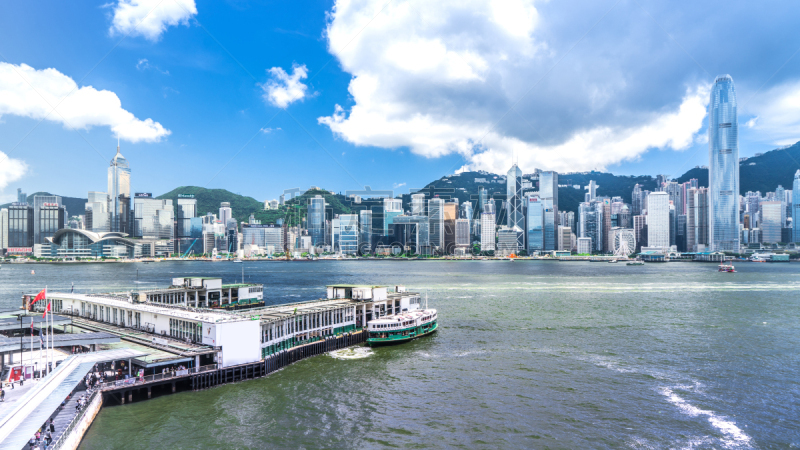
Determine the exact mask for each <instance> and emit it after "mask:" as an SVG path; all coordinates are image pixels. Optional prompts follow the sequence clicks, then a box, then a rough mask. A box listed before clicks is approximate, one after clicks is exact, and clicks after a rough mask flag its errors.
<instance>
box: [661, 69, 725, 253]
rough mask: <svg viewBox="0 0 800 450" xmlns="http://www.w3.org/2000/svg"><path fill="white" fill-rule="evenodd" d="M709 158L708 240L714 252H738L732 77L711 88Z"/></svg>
mask: <svg viewBox="0 0 800 450" xmlns="http://www.w3.org/2000/svg"><path fill="white" fill-rule="evenodd" d="M708 155H709V164H708V185H709V197H710V198H709V200H710V202H711V205H710V208H711V213H710V214H709V233H708V234H709V241H710V243H711V246H712V250H714V251H725V250H728V251H738V250H739V122H738V119H737V116H736V89H735V88H734V86H733V79H732V78H731V77H730V75H721V76H718V77H717V79H716V80H714V87H713V88H712V89H711V103H710V105H709V114H708ZM648 226H649V224H648ZM650 245H652V244H650Z"/></svg>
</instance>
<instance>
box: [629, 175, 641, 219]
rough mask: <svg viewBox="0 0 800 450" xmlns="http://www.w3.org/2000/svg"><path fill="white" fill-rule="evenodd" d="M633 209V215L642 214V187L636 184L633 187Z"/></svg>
mask: <svg viewBox="0 0 800 450" xmlns="http://www.w3.org/2000/svg"><path fill="white" fill-rule="evenodd" d="M631 208H633V211H632V214H633V215H634V216H638V215H640V214H641V213H642V209H643V206H642V185H640V184H639V183H636V184H634V185H633V194H632V195H631Z"/></svg>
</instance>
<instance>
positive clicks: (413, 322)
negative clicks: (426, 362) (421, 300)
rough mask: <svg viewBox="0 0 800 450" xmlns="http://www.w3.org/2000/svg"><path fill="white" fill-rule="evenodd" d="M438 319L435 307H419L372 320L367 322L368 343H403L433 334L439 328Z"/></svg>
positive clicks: (373, 344)
mask: <svg viewBox="0 0 800 450" xmlns="http://www.w3.org/2000/svg"><path fill="white" fill-rule="evenodd" d="M437 319H438V316H437V314H436V310H435V309H419V310H415V311H410V312H404V313H400V314H394V315H391V316H386V317H381V318H380V319H375V320H371V321H370V322H369V323H368V324H367V331H369V337H368V338H367V344H368V345H369V346H370V347H376V346H379V345H392V344H401V343H403V342H408V341H410V340H413V339H416V338H418V337H422V336H425V335H428V334H431V333H433V332H435V331H436V328H438V322H437Z"/></svg>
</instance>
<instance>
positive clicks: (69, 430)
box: [48, 389, 100, 450]
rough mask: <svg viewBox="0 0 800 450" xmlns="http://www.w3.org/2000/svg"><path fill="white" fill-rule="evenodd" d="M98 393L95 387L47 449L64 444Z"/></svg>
mask: <svg viewBox="0 0 800 450" xmlns="http://www.w3.org/2000/svg"><path fill="white" fill-rule="evenodd" d="M99 394H100V390H99V389H95V390H94V392H92V393H91V395H89V398H88V399H87V401H86V405H84V406H83V408H81V409H80V410H79V411H78V414H75V417H73V418H72V420H71V421H70V423H69V425H67V428H65V429H64V432H63V433H61V436H59V437H58V439H57V440H56V441H55V442H54V443H53V445H52V446H51V447H48V449H49V450H58V449H59V448H61V446H62V445H64V443H65V442H66V441H67V439H68V438H69V435H70V434H71V433H72V430H73V429H75V426H76V425H78V424H79V423H80V421H81V419H82V418H83V416H85V415H86V410H88V409H89V405H91V404H92V402H93V401H94V400H95V399H96V398H97V396H98V395H99Z"/></svg>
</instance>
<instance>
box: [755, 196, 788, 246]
mask: <svg viewBox="0 0 800 450" xmlns="http://www.w3.org/2000/svg"><path fill="white" fill-rule="evenodd" d="M781 208H782V205H781V202H778V201H773V202H762V203H761V212H762V219H761V226H760V227H759V228H761V242H764V243H769V244H775V243H778V242H781V229H782V228H783V226H782V225H781Z"/></svg>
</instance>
